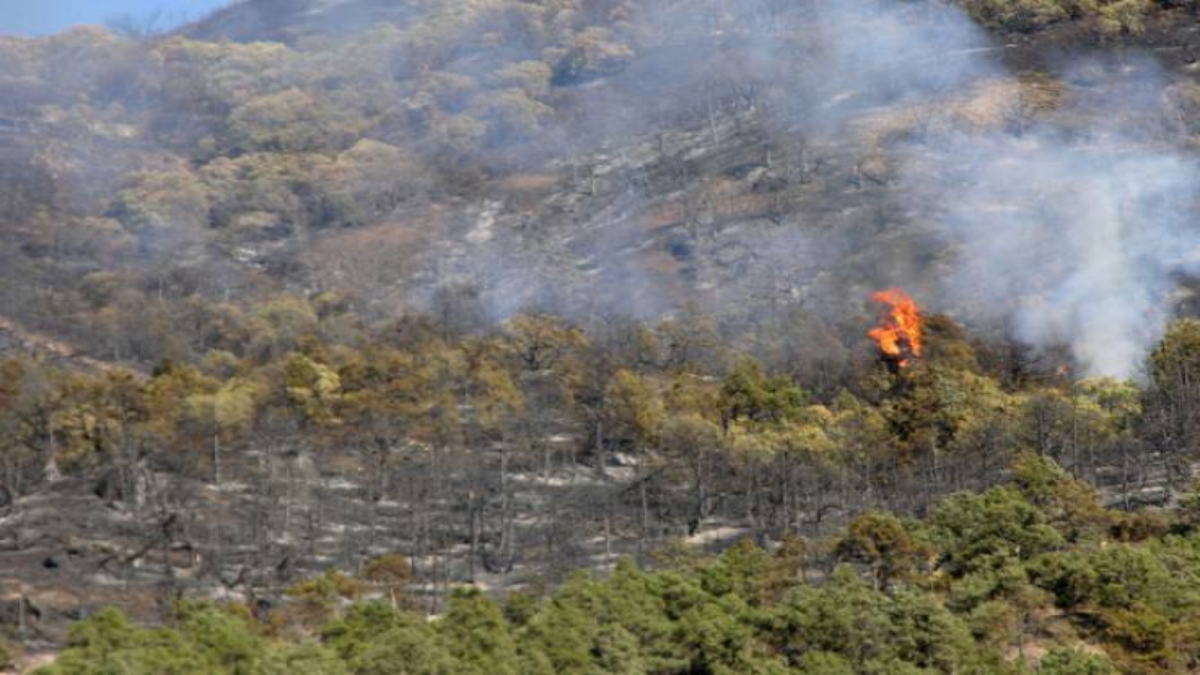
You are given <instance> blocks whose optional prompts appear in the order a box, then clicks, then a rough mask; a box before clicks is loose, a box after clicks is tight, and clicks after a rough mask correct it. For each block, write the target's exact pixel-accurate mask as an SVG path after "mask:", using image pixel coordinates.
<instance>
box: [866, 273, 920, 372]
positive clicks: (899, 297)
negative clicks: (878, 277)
mask: <svg viewBox="0 0 1200 675" xmlns="http://www.w3.org/2000/svg"><path fill="white" fill-rule="evenodd" d="M871 299H872V300H874V301H875V302H878V303H879V304H881V305H884V306H886V307H887V313H886V314H884V315H883V317H881V318H880V320H879V326H878V327H876V328H873V329H871V331H870V332H868V333H867V335H869V336H870V337H871V339H872V340H874V341H875V342H876V343H877V344H878V345H879V350H880V351H882V352H883V353H884V355H885V356H886V357H888V358H889V359H890V360H893V361H895V362H896V364H897V365H899V366H900V367H901V368H905V367H907V366H909V365H910V364H911V363H912V359H913V358H914V357H918V356H920V355H921V333H922V327H921V310H920V309H918V308H917V303H916V302H914V301H913V299H912V298H910V297H908V294H907V293H905V292H904V291H902V290H900V289H899V288H891V289H888V290H886V291H879V292H878V293H876V294H875V295H872V296H871Z"/></svg>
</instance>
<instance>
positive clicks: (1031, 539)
mask: <svg viewBox="0 0 1200 675" xmlns="http://www.w3.org/2000/svg"><path fill="white" fill-rule="evenodd" d="M932 526H933V530H932V536H933V537H934V539H935V540H936V541H937V542H938V544H939V545H940V548H941V550H942V556H941V561H940V565H941V566H942V567H943V568H944V569H945V570H946V571H948V572H949V573H950V574H952V575H955V576H964V575H966V574H969V573H971V572H974V571H979V570H986V569H999V568H1001V567H1003V566H1004V565H1005V564H1006V563H1007V561H1009V560H1028V559H1030V558H1032V557H1034V556H1036V555H1038V554H1040V553H1047V552H1049V551H1052V550H1055V549H1057V548H1059V547H1061V546H1062V545H1063V544H1064V543H1065V540H1064V538H1063V536H1062V534H1060V533H1059V532H1058V531H1057V530H1055V529H1054V528H1053V527H1052V526H1051V525H1050V524H1049V522H1048V519H1047V517H1046V514H1045V513H1043V512H1042V511H1041V510H1039V509H1038V508H1037V507H1036V506H1034V505H1033V504H1030V503H1029V502H1028V501H1026V500H1025V499H1024V498H1023V497H1022V496H1021V494H1020V492H1018V491H1017V490H1015V489H1013V488H1009V487H998V488H992V489H990V490H988V491H987V492H984V493H983V494H981V495H972V494H958V495H954V496H952V497H950V498H949V499H946V500H945V501H943V502H942V503H941V504H940V505H939V506H938V508H937V511H936V512H935V513H934V515H933V518H932Z"/></svg>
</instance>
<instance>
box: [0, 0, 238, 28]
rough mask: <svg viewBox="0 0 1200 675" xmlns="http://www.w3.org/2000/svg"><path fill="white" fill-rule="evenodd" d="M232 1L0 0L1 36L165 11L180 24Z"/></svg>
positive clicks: (165, 13)
mask: <svg viewBox="0 0 1200 675" xmlns="http://www.w3.org/2000/svg"><path fill="white" fill-rule="evenodd" d="M228 1H229V0H0V34H5V35H12V34H14V33H15V34H19V35H47V34H50V33H57V32H58V31H61V30H63V29H65V28H69V27H70V26H74V25H76V24H81V23H96V24H102V23H104V22H105V20H107V19H109V18H110V17H113V16H118V15H133V16H146V15H148V14H149V13H150V12H154V11H155V10H162V11H163V16H165V17H168V18H170V19H172V21H174V22H178V21H180V20H182V19H187V18H195V17H197V16H200V15H203V14H204V13H206V12H209V11H211V10H213V9H216V8H217V7H220V6H222V5H225V4H227V3H228Z"/></svg>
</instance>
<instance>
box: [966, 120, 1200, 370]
mask: <svg viewBox="0 0 1200 675" xmlns="http://www.w3.org/2000/svg"><path fill="white" fill-rule="evenodd" d="M957 151H958V152H960V153H976V154H977V155H979V156H980V157H981V161H980V162H979V163H978V165H977V166H975V167H974V168H973V170H970V171H968V172H966V174H965V175H964V176H963V177H962V178H963V179H964V181H965V182H966V183H967V186H966V187H964V188H963V189H962V190H961V191H955V193H952V194H948V195H947V197H948V198H951V199H953V201H952V202H950V203H949V204H948V205H947V206H948V208H947V218H946V234H947V236H948V237H949V238H950V239H951V240H952V241H954V242H957V243H958V244H960V245H961V247H962V249H961V253H960V256H959V259H958V261H957V263H956V268H955V271H954V273H953V274H951V275H950V276H949V277H948V278H947V279H946V281H947V284H946V288H947V291H948V293H949V294H950V296H951V297H952V298H954V299H957V300H960V301H965V303H967V306H968V307H969V308H970V310H971V311H972V313H974V314H976V315H978V316H982V317H984V318H988V317H991V318H995V317H996V316H997V315H1000V316H1002V317H1004V318H1006V319H1007V320H1008V322H1009V323H1010V325H1011V327H1012V330H1013V332H1014V337H1016V338H1018V339H1019V340H1021V341H1023V342H1025V343H1027V344H1029V345H1032V346H1034V347H1049V346H1053V345H1060V344H1065V345H1068V346H1069V347H1070V350H1071V353H1072V355H1073V356H1074V357H1075V359H1076V360H1077V362H1078V364H1079V365H1080V367H1081V368H1082V370H1083V371H1084V372H1085V373H1086V374H1089V375H1109V376H1116V377H1130V376H1133V375H1135V374H1136V372H1137V370H1138V368H1139V366H1140V364H1141V362H1142V359H1143V358H1144V356H1145V354H1146V353H1147V351H1148V350H1149V348H1150V347H1151V346H1152V345H1153V343H1154V342H1155V341H1156V340H1157V339H1158V338H1159V337H1161V335H1162V332H1163V328H1164V325H1165V323H1166V321H1167V320H1168V318H1169V302H1168V296H1169V294H1170V293H1171V291H1172V290H1173V289H1174V287H1175V284H1176V275H1179V274H1182V273H1188V272H1191V271H1193V270H1194V269H1196V259H1195V258H1194V257H1193V258H1191V259H1189V254H1192V255H1193V256H1194V252H1195V251H1196V249H1197V244H1198V243H1200V239H1198V238H1197V232H1196V228H1195V225H1194V220H1193V219H1194V215H1193V212H1192V207H1193V199H1194V197H1195V189H1196V188H1195V185H1196V178H1197V173H1196V166H1195V163H1194V162H1192V161H1190V160H1188V159H1185V158H1183V157H1180V156H1177V155H1175V154H1172V153H1169V152H1154V151H1147V150H1143V149H1139V148H1137V147H1136V146H1133V145H1131V144H1129V143H1128V142H1123V141H1122V140H1121V139H1120V137H1111V136H1105V137H1101V138H1097V139H1091V140H1088V141H1085V142H1065V141H1063V140H1062V139H1061V137H1059V136H1056V135H1053V134H1051V133H1049V132H1041V133H1038V134H1035V135H1032V136H1029V137H1025V138H1015V137H1011V136H1009V137H1000V138H996V139H965V140H964V141H963V143H962V144H961V145H960V146H958V147H957Z"/></svg>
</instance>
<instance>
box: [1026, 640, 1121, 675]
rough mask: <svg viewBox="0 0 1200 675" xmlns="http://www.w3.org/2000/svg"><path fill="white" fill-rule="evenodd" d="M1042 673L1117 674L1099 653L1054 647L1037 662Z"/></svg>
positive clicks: (1068, 674)
mask: <svg viewBox="0 0 1200 675" xmlns="http://www.w3.org/2000/svg"><path fill="white" fill-rule="evenodd" d="M1037 672H1038V673H1041V674H1042V675H1117V672H1118V671H1117V669H1116V668H1115V667H1114V666H1113V665H1112V663H1111V662H1109V660H1108V659H1106V658H1104V657H1103V656H1101V655H1099V654H1088V653H1086V652H1083V651H1079V650H1075V649H1067V648H1065V647H1056V648H1054V649H1052V650H1050V651H1049V652H1048V653H1047V654H1046V655H1045V656H1043V657H1042V660H1041V661H1039V662H1038V670H1037Z"/></svg>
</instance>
